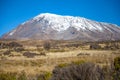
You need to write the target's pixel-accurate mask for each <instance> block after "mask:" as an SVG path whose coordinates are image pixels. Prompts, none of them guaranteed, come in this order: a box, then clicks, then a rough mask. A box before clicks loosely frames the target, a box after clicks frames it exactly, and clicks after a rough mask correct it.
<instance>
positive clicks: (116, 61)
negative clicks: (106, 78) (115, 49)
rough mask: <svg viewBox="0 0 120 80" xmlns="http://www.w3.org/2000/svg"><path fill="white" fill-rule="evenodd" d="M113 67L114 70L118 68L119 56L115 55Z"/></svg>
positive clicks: (119, 68) (119, 67)
mask: <svg viewBox="0 0 120 80" xmlns="http://www.w3.org/2000/svg"><path fill="white" fill-rule="evenodd" d="M114 67H115V70H120V57H116V58H115V59H114Z"/></svg>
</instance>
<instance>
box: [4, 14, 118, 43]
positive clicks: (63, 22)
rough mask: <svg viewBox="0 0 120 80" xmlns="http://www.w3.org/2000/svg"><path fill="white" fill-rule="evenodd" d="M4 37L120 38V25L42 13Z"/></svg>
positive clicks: (96, 39) (50, 38) (55, 38)
mask: <svg viewBox="0 0 120 80" xmlns="http://www.w3.org/2000/svg"><path fill="white" fill-rule="evenodd" d="M2 38H3V39H39V40H82V41H102V40H110V39H112V40H120V27H119V26H117V25H115V24H110V23H103V22H97V21H93V20H89V19H86V18H83V17H73V16H62V15H56V14H51V13H42V14H40V15H38V16H36V17H34V18H32V19H30V20H28V21H26V22H24V23H22V24H20V25H19V26H18V27H17V28H16V29H14V30H12V31H10V32H9V33H6V34H5V35H3V36H2Z"/></svg>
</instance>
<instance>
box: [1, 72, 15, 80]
mask: <svg viewBox="0 0 120 80" xmlns="http://www.w3.org/2000/svg"><path fill="white" fill-rule="evenodd" d="M0 80H17V79H16V73H0Z"/></svg>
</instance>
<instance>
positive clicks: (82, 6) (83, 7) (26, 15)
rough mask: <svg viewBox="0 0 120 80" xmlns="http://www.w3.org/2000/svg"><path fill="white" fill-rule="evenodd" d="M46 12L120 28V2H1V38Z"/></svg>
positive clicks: (59, 0) (5, 0) (33, 0)
mask: <svg viewBox="0 0 120 80" xmlns="http://www.w3.org/2000/svg"><path fill="white" fill-rule="evenodd" d="M46 12H47V13H54V14H60V15H71V16H81V17H85V18H88V19H92V20H96V21H100V22H108V23H114V24H117V25H119V26H120V0H0V36H1V35H3V34H4V33H6V32H9V31H10V30H12V29H14V28H16V27H17V25H19V24H20V23H22V22H24V21H27V20H29V19H31V18H33V17H34V16H36V15H38V14H40V13H46Z"/></svg>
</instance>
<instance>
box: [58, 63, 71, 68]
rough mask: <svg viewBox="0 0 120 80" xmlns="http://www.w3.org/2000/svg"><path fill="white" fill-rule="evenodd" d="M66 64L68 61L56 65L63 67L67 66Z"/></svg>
mask: <svg viewBox="0 0 120 80" xmlns="http://www.w3.org/2000/svg"><path fill="white" fill-rule="evenodd" d="M68 65H69V64H68V63H61V64H58V66H57V67H59V68H63V67H67V66H68Z"/></svg>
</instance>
